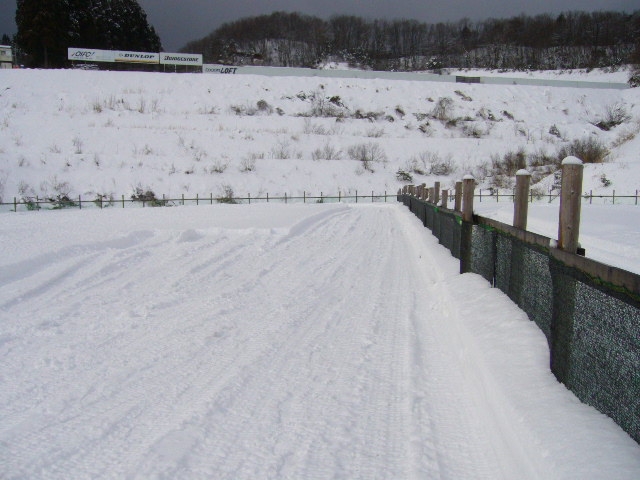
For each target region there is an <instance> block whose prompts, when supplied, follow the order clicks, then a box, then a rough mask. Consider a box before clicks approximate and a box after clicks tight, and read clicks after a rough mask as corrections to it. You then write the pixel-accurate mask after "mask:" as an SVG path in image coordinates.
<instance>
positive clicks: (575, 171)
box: [558, 157, 584, 253]
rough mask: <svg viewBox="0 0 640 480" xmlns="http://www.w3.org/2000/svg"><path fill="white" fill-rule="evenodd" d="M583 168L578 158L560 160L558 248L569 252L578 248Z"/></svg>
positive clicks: (574, 251) (573, 251)
mask: <svg viewBox="0 0 640 480" xmlns="http://www.w3.org/2000/svg"><path fill="white" fill-rule="evenodd" d="M583 170H584V165H583V163H582V161H581V160H580V159H579V158H576V157H567V158H565V159H564V160H563V161H562V189H561V190H560V215H559V225H558V248H559V249H561V250H564V251H567V252H570V253H576V252H577V250H578V240H579V235H580V205H581V192H582V175H583Z"/></svg>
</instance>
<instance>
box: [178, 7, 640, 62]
mask: <svg viewBox="0 0 640 480" xmlns="http://www.w3.org/2000/svg"><path fill="white" fill-rule="evenodd" d="M181 51H183V52H193V53H203V55H204V61H205V62H206V63H223V64H236V65H237V64H260V65H272V66H287V67H317V66H318V65H320V64H321V63H323V62H327V61H338V62H348V63H349V64H350V65H352V66H357V67H361V68H372V69H375V70H396V71H411V70H437V69H438V68H442V67H450V68H491V69H520V70H539V69H540V70H545V69H569V68H603V67H616V66H619V65H622V64H627V63H639V62H640V10H638V11H635V12H634V13H632V14H627V13H623V12H593V13H586V12H565V13H562V14H560V15H558V16H551V15H549V14H543V15H536V16H526V15H520V16H517V17H512V18H508V19H488V20H483V21H471V20H469V19H463V20H460V21H458V22H449V23H435V24H428V23H421V22H418V21H415V20H365V19H362V18H360V17H356V16H347V15H339V16H333V17H331V18H330V19H329V20H323V19H321V18H318V17H314V16H309V15H303V14H300V13H285V12H275V13H272V14H270V15H261V16H256V17H250V18H244V19H241V20H237V21H235V22H231V23H226V24H223V25H222V26H220V27H219V28H218V29H216V30H215V31H213V32H212V33H211V34H209V35H208V36H206V37H204V38H202V39H199V40H194V41H192V42H189V43H188V44H187V45H186V46H185V47H183V48H182V49H181Z"/></svg>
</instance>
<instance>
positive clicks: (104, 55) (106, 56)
mask: <svg viewBox="0 0 640 480" xmlns="http://www.w3.org/2000/svg"><path fill="white" fill-rule="evenodd" d="M67 52H68V58H69V60H74V61H81V62H113V61H114V55H113V53H114V52H112V51H111V50H94V49H90V48H68V49H67Z"/></svg>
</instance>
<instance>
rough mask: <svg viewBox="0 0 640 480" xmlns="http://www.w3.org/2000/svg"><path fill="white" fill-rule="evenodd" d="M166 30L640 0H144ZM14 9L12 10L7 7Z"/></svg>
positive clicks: (180, 34) (590, 6)
mask: <svg viewBox="0 0 640 480" xmlns="http://www.w3.org/2000/svg"><path fill="white" fill-rule="evenodd" d="M138 1H139V3H140V5H141V6H142V7H143V8H144V9H145V11H146V12H147V17H148V19H149V22H150V23H151V24H152V25H153V26H154V27H155V28H156V31H157V32H158V34H159V35H160V39H161V40H162V45H163V47H164V49H165V51H175V50H177V49H178V48H180V47H182V46H184V45H185V44H186V43H187V42H188V41H190V40H195V39H198V38H202V37H204V36H205V35H207V34H208V33H210V32H212V31H213V30H215V29H216V28H217V27H218V26H220V24H222V23H224V22H229V21H233V20H237V19H239V18H242V17H248V16H253V15H260V14H263V13H271V12H273V11H277V10H282V11H290V12H294V11H295V12H301V13H306V14H310V15H316V16H319V17H321V18H329V17H330V16H331V15H333V14H349V15H358V16H362V17H365V18H371V19H373V18H386V19H394V18H412V19H416V20H418V21H422V22H427V23H435V22H440V21H456V20H459V19H461V18H464V17H468V18H470V19H471V20H482V19H485V18H491V17H493V18H505V17H512V16H515V15H519V14H521V13H525V14H528V15H536V14H538V13H552V14H557V13H559V12H566V11H571V10H583V11H595V10H616V11H626V12H629V13H630V12H632V11H634V10H638V9H640V0H481V1H479V0H138ZM15 9H16V2H15V0H0V34H2V33H8V34H13V33H15V31H16V26H15V21H14V20H15ZM7 12H10V14H9V15H7V14H6V13H7Z"/></svg>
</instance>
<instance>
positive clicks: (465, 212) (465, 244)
mask: <svg viewBox="0 0 640 480" xmlns="http://www.w3.org/2000/svg"><path fill="white" fill-rule="evenodd" d="M475 186H476V181H475V179H474V178H473V177H472V176H471V175H465V177H464V178H463V180H462V220H463V222H462V225H461V230H460V273H467V272H470V271H471V264H472V260H473V252H472V251H471V244H472V241H473V223H472V222H473V193H474V190H475Z"/></svg>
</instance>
